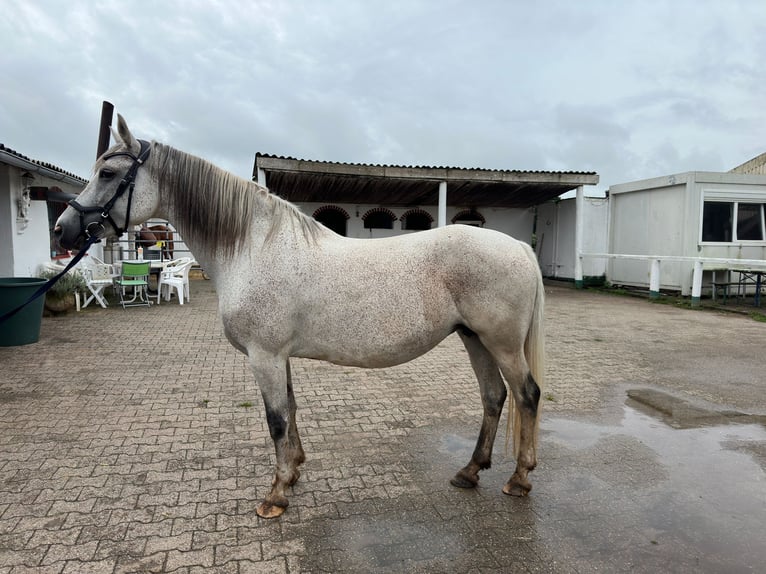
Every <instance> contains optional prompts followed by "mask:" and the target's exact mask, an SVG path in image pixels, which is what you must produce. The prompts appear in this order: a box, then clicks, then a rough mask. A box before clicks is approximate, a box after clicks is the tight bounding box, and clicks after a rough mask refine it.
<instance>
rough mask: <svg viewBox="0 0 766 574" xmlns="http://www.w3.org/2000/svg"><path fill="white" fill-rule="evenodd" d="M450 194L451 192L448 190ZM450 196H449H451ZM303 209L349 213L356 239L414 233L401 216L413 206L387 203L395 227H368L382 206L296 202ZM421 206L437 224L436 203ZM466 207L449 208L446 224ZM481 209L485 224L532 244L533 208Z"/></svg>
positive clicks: (309, 212)
mask: <svg viewBox="0 0 766 574" xmlns="http://www.w3.org/2000/svg"><path fill="white" fill-rule="evenodd" d="M448 194H449V192H448ZM448 197H449V195H448ZM296 205H297V206H298V207H300V209H301V210H302V211H303V212H304V213H306V214H307V215H313V214H314V212H315V211H316V210H317V209H319V208H320V207H323V206H325V205H333V206H335V207H340V208H342V209H344V210H345V211H346V212H347V213H348V214H349V216H350V218H349V219H348V221H347V222H346V229H347V232H346V235H347V237H355V238H374V237H390V236H393V235H401V234H404V233H415V232H414V231H407V230H403V229H402V223H401V219H400V218H401V216H402V215H403V214H404V213H405V212H407V211H409V210H410V209H413V207H412V206H407V207H397V206H388V205H386V206H384V207H385V208H386V209H389V210H391V211H392V212H393V213H394V215H396V217H397V220H396V221H394V228H393V229H365V228H364V221H363V220H362V217H363V216H364V214H365V213H367V211H369V210H370V209H374V208H376V207H380V206H379V205H377V204H376V205H364V204H361V205H357V204H350V203H296ZM418 209H422V210H423V211H426V212H428V213H429V214H430V215H431V217H433V219H434V221H433V224H432V228H435V227H436V226H437V218H438V213H437V210H438V208H437V206H435V205H433V206H418ZM464 209H465V208H462V207H461V208H457V207H452V206H448V207H447V223H448V224H449V223H450V221H451V220H452V218H453V217H454V216H455V215H457V214H458V213H459V212H461V211H463V210H464ZM476 211H478V212H479V213H480V214H481V215H483V216H484V219H485V225H484V227H487V228H489V229H495V230H497V231H502V232H503V233H506V234H508V235H510V236H512V237H515V238H516V239H520V240H521V241H526V242H527V243H529V242H530V241H531V240H532V228H533V225H534V212H533V211H532V210H531V209H511V208H501V207H487V208H479V209H477V210H476Z"/></svg>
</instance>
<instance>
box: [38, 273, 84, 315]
mask: <svg viewBox="0 0 766 574" xmlns="http://www.w3.org/2000/svg"><path fill="white" fill-rule="evenodd" d="M57 274H58V271H53V270H45V271H43V272H42V273H40V278H41V279H45V280H48V279H51V278H52V277H55V276H56V275H57ZM86 291H87V286H86V284H85V279H83V277H82V275H80V273H78V272H77V271H74V272H73V271H70V272H68V273H66V274H65V275H64V276H63V277H62V278H61V279H59V280H58V281H56V283H54V284H53V286H52V287H51V288H50V289H49V290H48V292H47V293H46V294H45V309H46V310H48V311H49V312H50V313H53V314H57V313H66V312H67V311H69V310H71V309H73V308H74V306H75V303H76V301H75V295H74V294H75V293H76V292H80V293H85V292H86Z"/></svg>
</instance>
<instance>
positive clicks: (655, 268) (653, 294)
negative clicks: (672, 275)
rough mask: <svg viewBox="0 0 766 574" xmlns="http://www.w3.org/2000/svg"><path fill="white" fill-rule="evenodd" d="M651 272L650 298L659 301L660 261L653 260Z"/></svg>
mask: <svg viewBox="0 0 766 574" xmlns="http://www.w3.org/2000/svg"><path fill="white" fill-rule="evenodd" d="M650 267H651V271H650V272H649V297H650V298H651V299H658V298H659V296H660V260H659V259H652V261H651V266H650Z"/></svg>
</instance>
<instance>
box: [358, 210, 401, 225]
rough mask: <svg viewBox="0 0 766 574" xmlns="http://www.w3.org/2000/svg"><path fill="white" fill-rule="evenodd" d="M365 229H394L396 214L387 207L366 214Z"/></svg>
mask: <svg viewBox="0 0 766 574" xmlns="http://www.w3.org/2000/svg"><path fill="white" fill-rule="evenodd" d="M362 219H364V228H365V229H393V228H394V220H395V219H396V216H395V215H394V214H393V213H391V212H390V211H388V210H387V209H376V210H372V211H368V212H367V213H365V214H364V217H362Z"/></svg>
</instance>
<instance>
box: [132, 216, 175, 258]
mask: <svg viewBox="0 0 766 574" xmlns="http://www.w3.org/2000/svg"><path fill="white" fill-rule="evenodd" d="M157 242H162V248H161V251H160V253H161V255H162V259H164V260H168V261H169V260H171V259H173V230H172V229H170V227H168V226H167V225H162V224H157V225H150V226H148V227H141V229H139V230H138V231H137V232H136V244H137V245H138V246H139V247H143V248H144V251H145V250H146V249H147V248H149V247H151V246H152V245H155V244H156V243H157Z"/></svg>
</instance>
